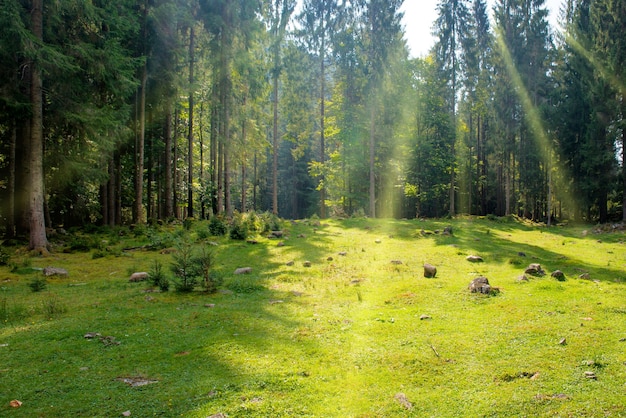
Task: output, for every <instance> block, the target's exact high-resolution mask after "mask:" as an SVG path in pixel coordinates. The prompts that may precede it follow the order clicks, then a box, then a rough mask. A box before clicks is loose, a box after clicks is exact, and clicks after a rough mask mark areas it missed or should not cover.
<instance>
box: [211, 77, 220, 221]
mask: <svg viewBox="0 0 626 418" xmlns="http://www.w3.org/2000/svg"><path fill="white" fill-rule="evenodd" d="M211 97H212V100H211V102H212V104H213V107H212V109H211V156H210V159H211V162H210V164H211V188H210V190H211V209H212V210H213V215H217V213H218V206H217V195H216V193H217V188H216V186H217V169H218V167H217V148H218V143H219V130H218V126H219V112H218V105H217V103H218V99H219V94H218V85H217V83H215V84H214V85H213V92H212V93H211Z"/></svg>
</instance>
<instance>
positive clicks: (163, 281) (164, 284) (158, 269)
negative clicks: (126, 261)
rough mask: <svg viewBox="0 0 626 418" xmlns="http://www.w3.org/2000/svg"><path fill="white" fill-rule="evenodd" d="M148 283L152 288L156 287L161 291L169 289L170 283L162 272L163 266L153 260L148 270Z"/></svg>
mask: <svg viewBox="0 0 626 418" xmlns="http://www.w3.org/2000/svg"><path fill="white" fill-rule="evenodd" d="M149 274H150V281H151V282H152V284H153V285H154V286H157V287H158V288H159V289H160V290H161V291H163V292H167V291H168V290H169V288H170V281H169V279H168V278H167V276H166V275H165V272H164V271H163V265H162V264H161V262H160V261H158V260H154V263H153V264H152V267H151V269H150V272H149Z"/></svg>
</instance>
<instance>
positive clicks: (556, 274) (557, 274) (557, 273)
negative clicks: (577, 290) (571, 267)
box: [550, 270, 565, 282]
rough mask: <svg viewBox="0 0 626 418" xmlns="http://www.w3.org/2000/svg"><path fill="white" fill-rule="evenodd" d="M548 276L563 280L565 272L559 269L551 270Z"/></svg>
mask: <svg viewBox="0 0 626 418" xmlns="http://www.w3.org/2000/svg"><path fill="white" fill-rule="evenodd" d="M550 276H552V277H554V278H555V279H557V280H558V281H560V282H562V281H564V280H565V273H563V272H562V271H561V270H555V271H553V272H552V274H551V275H550Z"/></svg>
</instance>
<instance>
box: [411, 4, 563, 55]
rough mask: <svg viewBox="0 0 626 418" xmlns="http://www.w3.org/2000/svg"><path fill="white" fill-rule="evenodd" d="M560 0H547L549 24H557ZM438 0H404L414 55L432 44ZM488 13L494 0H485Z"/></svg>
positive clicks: (425, 52) (426, 49) (427, 48)
mask: <svg viewBox="0 0 626 418" xmlns="http://www.w3.org/2000/svg"><path fill="white" fill-rule="evenodd" d="M561 2H562V0H547V1H546V6H547V7H548V9H549V10H550V24H551V25H552V26H553V27H556V26H557V19H558V15H559V7H560V6H561ZM438 3H439V0H404V4H403V5H402V8H401V10H402V11H403V12H404V19H403V23H404V26H405V32H406V40H407V43H408V45H409V49H410V51H411V55H413V56H415V57H419V56H424V55H426V54H427V53H428V50H429V49H430V48H431V47H432V46H433V45H434V43H435V40H434V38H433V36H432V34H431V32H432V26H433V22H434V21H435V19H436V18H437V4H438ZM487 3H488V9H489V14H490V15H491V9H492V8H493V5H494V3H495V0H487Z"/></svg>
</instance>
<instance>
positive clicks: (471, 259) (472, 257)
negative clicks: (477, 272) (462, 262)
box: [465, 255, 483, 263]
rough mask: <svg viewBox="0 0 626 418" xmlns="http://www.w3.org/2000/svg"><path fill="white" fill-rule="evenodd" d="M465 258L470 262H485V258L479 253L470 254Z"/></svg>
mask: <svg viewBox="0 0 626 418" xmlns="http://www.w3.org/2000/svg"><path fill="white" fill-rule="evenodd" d="M465 259H466V260H467V261H469V262H470V263H482V262H483V258H482V257H481V256H479V255H468V256H467V257H466V258H465Z"/></svg>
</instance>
